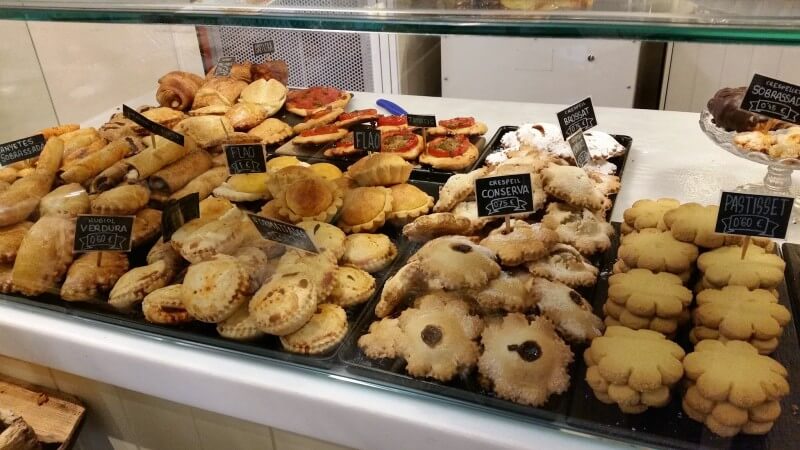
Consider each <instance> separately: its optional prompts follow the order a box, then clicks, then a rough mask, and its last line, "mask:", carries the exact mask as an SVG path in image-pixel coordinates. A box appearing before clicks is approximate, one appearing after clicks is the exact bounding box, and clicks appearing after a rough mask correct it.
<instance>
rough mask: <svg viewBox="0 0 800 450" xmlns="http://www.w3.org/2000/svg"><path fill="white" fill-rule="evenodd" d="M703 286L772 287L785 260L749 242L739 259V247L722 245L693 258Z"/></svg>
mask: <svg viewBox="0 0 800 450" xmlns="http://www.w3.org/2000/svg"><path fill="white" fill-rule="evenodd" d="M697 267H698V268H699V269H700V271H701V272H703V279H702V281H703V283H704V284H705V286H707V287H714V288H722V287H725V286H745V287H746V288H748V289H774V288H776V287H778V285H779V284H780V283H781V281H783V276H784V275H783V271H784V269H785V268H786V263H785V262H784V261H783V259H781V257H780V256H778V255H775V254H772V253H767V252H765V251H764V249H763V248H761V247H758V246H755V245H751V246H750V247H749V249H748V250H747V254H746V255H745V258H744V259H742V248H741V247H739V246H733V245H729V246H725V247H720V248H717V249H714V250H712V251H710V252H706V253H703V254H702V255H700V257H699V258H698V259H697Z"/></svg>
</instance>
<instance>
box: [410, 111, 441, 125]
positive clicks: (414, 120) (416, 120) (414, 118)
mask: <svg viewBox="0 0 800 450" xmlns="http://www.w3.org/2000/svg"><path fill="white" fill-rule="evenodd" d="M406 119H407V120H408V126H410V127H420V128H433V127H435V126H436V125H437V124H436V116H421V115H419V114H409V115H407V116H406Z"/></svg>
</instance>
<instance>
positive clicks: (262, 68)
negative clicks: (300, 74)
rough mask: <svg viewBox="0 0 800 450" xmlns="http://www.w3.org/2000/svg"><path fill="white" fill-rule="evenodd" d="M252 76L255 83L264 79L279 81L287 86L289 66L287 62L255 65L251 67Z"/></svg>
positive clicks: (278, 61) (279, 61) (275, 61)
mask: <svg viewBox="0 0 800 450" xmlns="http://www.w3.org/2000/svg"><path fill="white" fill-rule="evenodd" d="M250 74H251V75H252V77H253V81H255V80H258V79H259V78H263V79H265V80H267V81H269V80H278V81H280V82H281V83H282V84H286V83H287V82H288V81H289V66H288V65H287V64H286V61H281V60H274V61H267V62H264V63H261V64H253V65H252V67H250Z"/></svg>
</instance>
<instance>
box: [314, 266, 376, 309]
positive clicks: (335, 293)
mask: <svg viewBox="0 0 800 450" xmlns="http://www.w3.org/2000/svg"><path fill="white" fill-rule="evenodd" d="M374 292H375V278H374V277H373V276H372V275H370V274H369V272H366V271H364V270H361V269H358V268H356V267H350V266H339V267H337V268H336V271H335V272H334V273H333V290H332V291H331V293H330V295H328V297H327V298H326V299H325V301H326V302H328V303H333V304H334V305H339V306H341V307H343V308H348V307H351V306H355V305H360V304H362V303H364V302H366V301H367V300H369V298H370V297H372V294H373V293H374Z"/></svg>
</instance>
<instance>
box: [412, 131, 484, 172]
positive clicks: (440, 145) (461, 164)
mask: <svg viewBox="0 0 800 450" xmlns="http://www.w3.org/2000/svg"><path fill="white" fill-rule="evenodd" d="M477 160H478V149H477V148H475V146H474V145H472V142H470V141H469V138H468V137H467V136H466V135H455V136H444V137H437V138H435V139H433V140H431V141H429V142H428V145H427V147H426V148H425V152H424V153H423V154H421V155H420V156H419V162H421V163H422V164H427V165H429V166H431V167H434V168H436V169H442V170H463V169H466V168H468V167H470V166H472V164H474V163H475V161H477Z"/></svg>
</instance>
